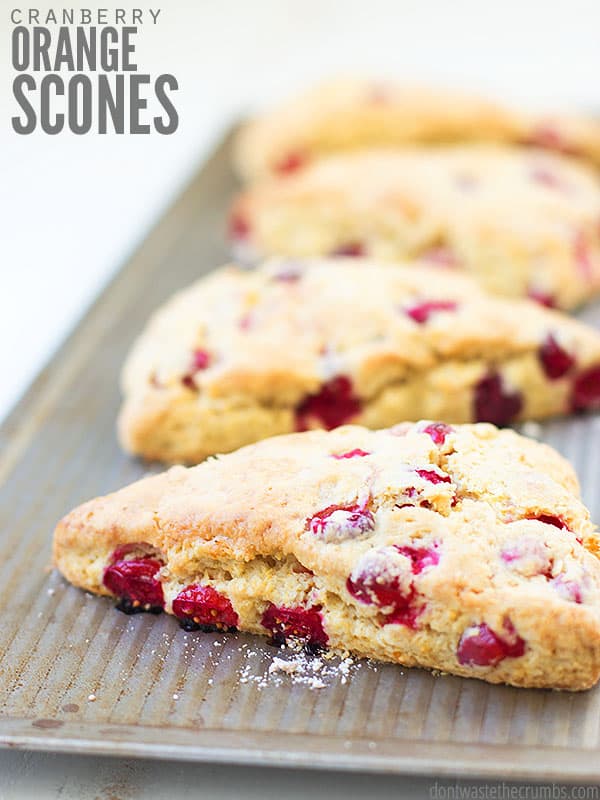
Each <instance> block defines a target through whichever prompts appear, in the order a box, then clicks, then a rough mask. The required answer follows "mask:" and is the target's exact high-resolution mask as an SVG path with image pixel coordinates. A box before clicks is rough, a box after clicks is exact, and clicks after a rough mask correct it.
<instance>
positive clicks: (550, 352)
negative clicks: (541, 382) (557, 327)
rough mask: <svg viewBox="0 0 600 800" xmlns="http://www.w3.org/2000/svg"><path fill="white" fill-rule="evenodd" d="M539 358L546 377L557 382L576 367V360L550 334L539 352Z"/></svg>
mask: <svg viewBox="0 0 600 800" xmlns="http://www.w3.org/2000/svg"><path fill="white" fill-rule="evenodd" d="M538 358H539V359H540V362H541V364H542V367H543V369H544V372H545V374H546V377H548V378H550V380H552V381H553V380H556V379H557V378H562V376H563V375H566V374H567V372H569V370H570V369H572V367H573V366H574V365H575V358H574V356H572V355H571V353H568V352H567V351H566V350H565V348H564V347H562V346H561V345H560V344H559V343H558V342H557V341H556V339H555V338H554V336H553V334H551V333H549V334H548V336H547V337H546V339H545V340H544V342H543V343H542V345H541V347H540V348H539V350H538Z"/></svg>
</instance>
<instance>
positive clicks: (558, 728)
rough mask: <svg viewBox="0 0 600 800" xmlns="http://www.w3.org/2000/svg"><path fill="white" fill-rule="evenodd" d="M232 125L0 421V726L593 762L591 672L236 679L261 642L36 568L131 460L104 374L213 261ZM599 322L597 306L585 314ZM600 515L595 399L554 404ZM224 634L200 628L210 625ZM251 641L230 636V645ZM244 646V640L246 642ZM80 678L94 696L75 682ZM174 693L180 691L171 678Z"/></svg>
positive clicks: (598, 700) (560, 434)
mask: <svg viewBox="0 0 600 800" xmlns="http://www.w3.org/2000/svg"><path fill="white" fill-rule="evenodd" d="M228 146H229V145H228V142H224V144H223V145H222V146H221V147H220V149H219V150H218V152H216V153H215V155H214V157H213V158H212V159H211V161H210V162H209V163H208V164H207V166H206V167H205V168H204V169H203V170H202V171H201V172H199V173H198V174H197V175H196V177H195V178H194V180H193V181H192V183H191V184H190V185H189V187H188V188H187V190H186V191H185V192H184V193H183V194H182V196H181V197H180V199H179V200H178V201H177V202H176V204H175V205H174V207H173V208H172V209H171V210H170V211H169V212H168V213H167V214H166V215H165V217H164V218H163V219H162V221H161V222H160V223H159V224H158V225H157V227H156V228H155V229H154V230H153V231H152V233H151V234H150V235H149V237H148V238H147V240H146V241H145V242H144V243H143V245H142V246H141V247H140V249H139V250H138V252H137V253H136V254H135V255H134V256H133V257H132V258H131V260H130V261H129V263H128V264H127V265H126V266H125V268H124V269H123V270H122V271H121V273H120V274H119V275H118V276H117V278H116V279H115V281H114V282H113V283H112V284H111V285H110V286H109V288H108V289H107V290H106V292H105V293H104V294H103V295H102V296H101V297H100V298H99V300H98V301H97V302H96V304H95V305H94V306H93V308H92V309H91V310H90V312H89V313H88V314H87V316H86V318H85V319H84V320H83V322H82V323H81V324H80V325H79V327H78V329H77V330H76V331H75V332H74V333H73V334H72V336H71V337H70V338H69V340H68V341H67V342H66V343H65V345H64V346H63V347H62V349H61V350H60V352H59V353H58V354H57V355H56V357H55V358H54V359H53V361H52V362H51V363H50V364H49V365H48V367H47V368H46V369H44V371H43V372H42V373H41V374H40V376H39V377H38V379H37V380H36V382H35V383H34V385H33V386H32V388H31V389H30V391H29V392H28V394H27V395H26V397H25V398H24V399H23V400H22V402H21V403H20V404H19V406H18V407H17V408H16V409H15V411H14V412H13V413H12V414H11V416H10V417H9V419H8V420H7V422H6V423H5V424H4V426H3V427H2V429H1V430H0V481H1V482H2V484H3V485H2V489H1V492H0V537H1V538H0V619H1V624H0V744H2V745H4V746H10V747H20V748H28V749H40V750H54V751H63V752H78V753H98V754H116V755H137V756H147V757H157V758H160V757H163V758H177V759H183V760H196V761H214V762H225V763H227V762H232V763H233V762H235V763H252V764H270V765H279V766H284V765H286V766H310V767H327V768H337V769H351V770H371V771H380V772H397V773H424V774H446V775H452V774H457V775H461V776H462V777H469V776H471V777H472V776H499V777H503V778H509V777H512V778H526V779H535V778H544V779H556V780H560V779H562V780H566V781H567V780H573V781H575V780H577V781H594V780H598V779H600V689H596V690H593V691H591V692H587V693H584V694H560V693H553V692H544V691H524V690H517V689H511V688H507V687H492V686H487V685H486V684H483V683H479V682H477V681H466V680H462V679H459V678H454V677H433V676H432V675H430V674H428V673H426V672H423V671H420V670H401V669H399V668H397V667H394V666H380V667H379V668H378V669H374V668H373V667H372V666H369V665H363V666H362V667H361V668H360V669H358V670H356V671H355V672H354V673H353V674H352V675H351V676H350V679H349V680H348V682H347V683H346V684H345V685H344V684H342V683H341V682H339V681H336V682H333V683H332V684H331V685H329V686H328V687H326V688H324V689H320V690H318V691H315V690H311V689H310V688H308V687H306V686H301V685H300V686H299V685H291V684H290V683H289V682H288V683H286V681H282V683H281V685H279V686H276V685H269V686H268V687H267V688H263V689H261V688H260V686H259V685H257V683H256V682H255V681H248V682H247V683H243V682H240V680H239V678H240V674H241V672H242V670H244V669H245V668H249V669H250V671H251V672H253V673H255V674H256V673H260V672H261V671H263V672H264V671H265V670H266V668H267V667H268V664H269V663H270V662H271V661H272V657H273V650H272V649H271V648H269V646H268V645H266V644H264V643H263V642H262V641H261V642H258V641H256V640H252V638H251V637H244V636H242V635H239V636H232V637H224V636H217V635H212V634H210V635H208V634H190V635H188V636H187V638H186V637H185V636H184V634H183V632H182V631H181V630H180V629H179V627H178V626H177V624H176V623H175V621H174V620H173V619H172V618H169V617H167V616H166V615H163V616H159V617H153V616H149V615H139V616H136V617H126V616H124V615H123V614H120V613H119V612H117V611H116V610H114V608H113V606H112V604H111V603H110V602H108V601H107V600H104V599H96V598H91V597H88V596H86V595H85V594H84V593H82V592H79V591H77V590H76V589H74V588H72V587H70V586H68V585H67V584H66V583H65V582H63V581H62V580H61V579H60V577H59V576H58V575H56V574H55V573H52V572H51V571H50V570H49V569H48V565H49V559H50V537H51V533H52V529H53V526H54V524H55V522H56V521H57V520H58V519H59V518H60V517H61V516H62V514H63V513H65V512H66V511H67V510H69V509H70V508H72V507H73V506H74V505H76V504H77V503H79V502H80V501H82V500H84V499H87V498H89V497H91V496H94V495H97V494H101V493H104V492H107V491H110V490H112V489H115V488H117V487H119V486H121V485H122V484H125V483H128V482H129V481H132V480H134V479H136V478H138V477H139V476H140V475H141V474H142V473H143V472H144V471H145V468H144V467H143V466H142V465H141V464H139V463H138V462H136V461H134V460H132V459H129V458H127V457H125V456H124V455H123V454H122V453H121V452H120V450H119V448H118V446H117V443H116V440H115V436H114V420H115V415H116V412H117V407H118V403H119V397H118V389H117V374H118V371H119V367H120V365H121V363H122V360H123V357H124V355H125V353H126V350H127V348H128V347H129V345H130V343H131V341H132V339H133V338H134V336H135V335H136V333H137V332H138V331H139V330H140V328H141V326H142V324H143V323H144V321H145V319H146V318H147V316H148V314H149V312H150V311H151V310H152V309H154V308H155V307H156V306H157V305H158V304H159V303H160V302H161V301H162V300H163V299H165V298H166V297H167V296H168V295H170V294H171V293H172V292H173V291H174V290H175V289H177V288H179V287H181V286H185V285H186V284H187V283H189V282H191V281H192V280H193V279H194V278H195V277H197V276H198V275H199V274H200V273H202V272H204V271H206V270H208V269H210V268H211V267H212V266H214V265H215V264H218V263H220V262H222V261H224V260H225V258H226V252H225V249H224V245H223V227H224V222H223V220H224V215H225V208H226V206H227V202H228V199H229V197H230V196H231V193H232V192H233V191H234V189H235V182H234V179H233V177H232V175H231V174H230V172H229V169H228V166H227V164H228ZM585 316H587V317H588V318H590V319H594V318H595V320H596V322H597V324H600V308H599V307H596V309H590V310H588V311H587V313H586V315H585ZM543 437H544V439H545V440H546V441H548V442H550V443H551V444H553V445H554V446H556V447H557V448H558V449H559V450H560V451H561V452H563V453H564V454H565V455H566V456H568V457H569V458H570V459H571V460H572V461H573V462H574V463H575V465H576V466H577V469H578V472H579V474H580V476H581V480H582V486H583V493H584V497H585V500H586V502H587V503H588V505H589V506H590V507H591V509H592V513H593V514H594V518H595V519H596V520H598V519H600V492H599V491H598V480H599V478H600V418H599V417H589V418H580V419H577V420H572V421H566V422H554V423H551V424H549V425H546V426H544V428H543ZM215 641H218V642H219V643H221V642H222V645H221V646H217V647H215V646H214V642H215ZM244 643H246V645H247V647H246V649H244V648H243V647H241V646H240V645H241V644H244ZM251 652H253V653H254V655H250V653H251ZM90 694H92V695H95V697H96V699H95V701H90V700H89V699H88V698H89V696H90ZM174 694H175V695H177V699H174V698H173V695H174Z"/></svg>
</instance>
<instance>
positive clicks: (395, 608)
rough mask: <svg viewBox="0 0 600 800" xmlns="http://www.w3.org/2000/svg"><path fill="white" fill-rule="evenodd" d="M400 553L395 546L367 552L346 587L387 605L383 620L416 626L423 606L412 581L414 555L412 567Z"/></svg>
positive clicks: (365, 598)
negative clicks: (402, 560) (400, 558)
mask: <svg viewBox="0 0 600 800" xmlns="http://www.w3.org/2000/svg"><path fill="white" fill-rule="evenodd" d="M399 554H400V550H399V549H398V548H397V547H395V546H392V547H384V548H382V549H381V550H376V551H374V552H371V553H367V555H366V556H363V558H362V559H361V560H360V561H359V563H358V564H357V566H356V568H355V569H354V570H353V572H352V574H351V575H350V576H349V577H348V579H347V580H346V589H347V591H348V593H349V594H350V595H352V597H354V598H355V599H356V600H358V601H359V602H360V603H365V604H366V605H376V606H378V607H379V608H381V609H384V612H383V623H382V624H384V625H390V624H398V625H406V626H407V627H408V628H413V629H415V628H416V627H417V619H418V617H419V614H420V613H421V611H422V610H423V609H422V606H421V605H420V604H419V603H418V595H417V592H416V590H415V587H414V585H413V583H412V574H413V568H412V559H411V568H410V571H408V570H407V569H406V567H405V566H404V564H403V563H402V562H398V560H397V559H398V555H399Z"/></svg>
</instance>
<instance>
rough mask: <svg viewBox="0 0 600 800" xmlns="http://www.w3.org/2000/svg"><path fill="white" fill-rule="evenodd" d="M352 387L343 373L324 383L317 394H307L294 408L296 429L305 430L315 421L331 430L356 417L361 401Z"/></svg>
mask: <svg viewBox="0 0 600 800" xmlns="http://www.w3.org/2000/svg"><path fill="white" fill-rule="evenodd" d="M352 388H353V387H352V381H351V380H350V378H347V377H346V376H345V375H339V376H338V377H337V378H333V379H332V380H330V381H328V382H327V383H324V384H323V386H322V387H321V390H320V392H319V393H318V394H314V395H309V396H308V397H307V398H305V399H304V400H303V401H302V403H300V405H299V406H298V408H297V409H296V430H298V431H306V430H308V429H309V428H310V426H311V423H315V422H316V423H318V424H319V425H320V426H321V427H323V428H326V429H327V430H331V429H332V428H337V427H338V425H343V424H344V423H345V422H349V421H350V420H351V419H353V418H354V417H356V416H357V414H359V413H360V410H361V403H360V400H359V399H358V397H356V396H355V395H354V394H353V391H352Z"/></svg>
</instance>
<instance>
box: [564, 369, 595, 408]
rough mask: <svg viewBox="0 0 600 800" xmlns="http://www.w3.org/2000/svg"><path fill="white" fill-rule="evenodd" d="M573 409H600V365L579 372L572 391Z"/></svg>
mask: <svg viewBox="0 0 600 800" xmlns="http://www.w3.org/2000/svg"><path fill="white" fill-rule="evenodd" d="M571 405H572V408H573V411H592V410H596V409H600V365H598V366H595V367H590V368H589V369H587V370H585V371H584V372H581V373H579V375H578V376H577V377H576V378H575V381H574V383H573V389H572V392H571Z"/></svg>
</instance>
